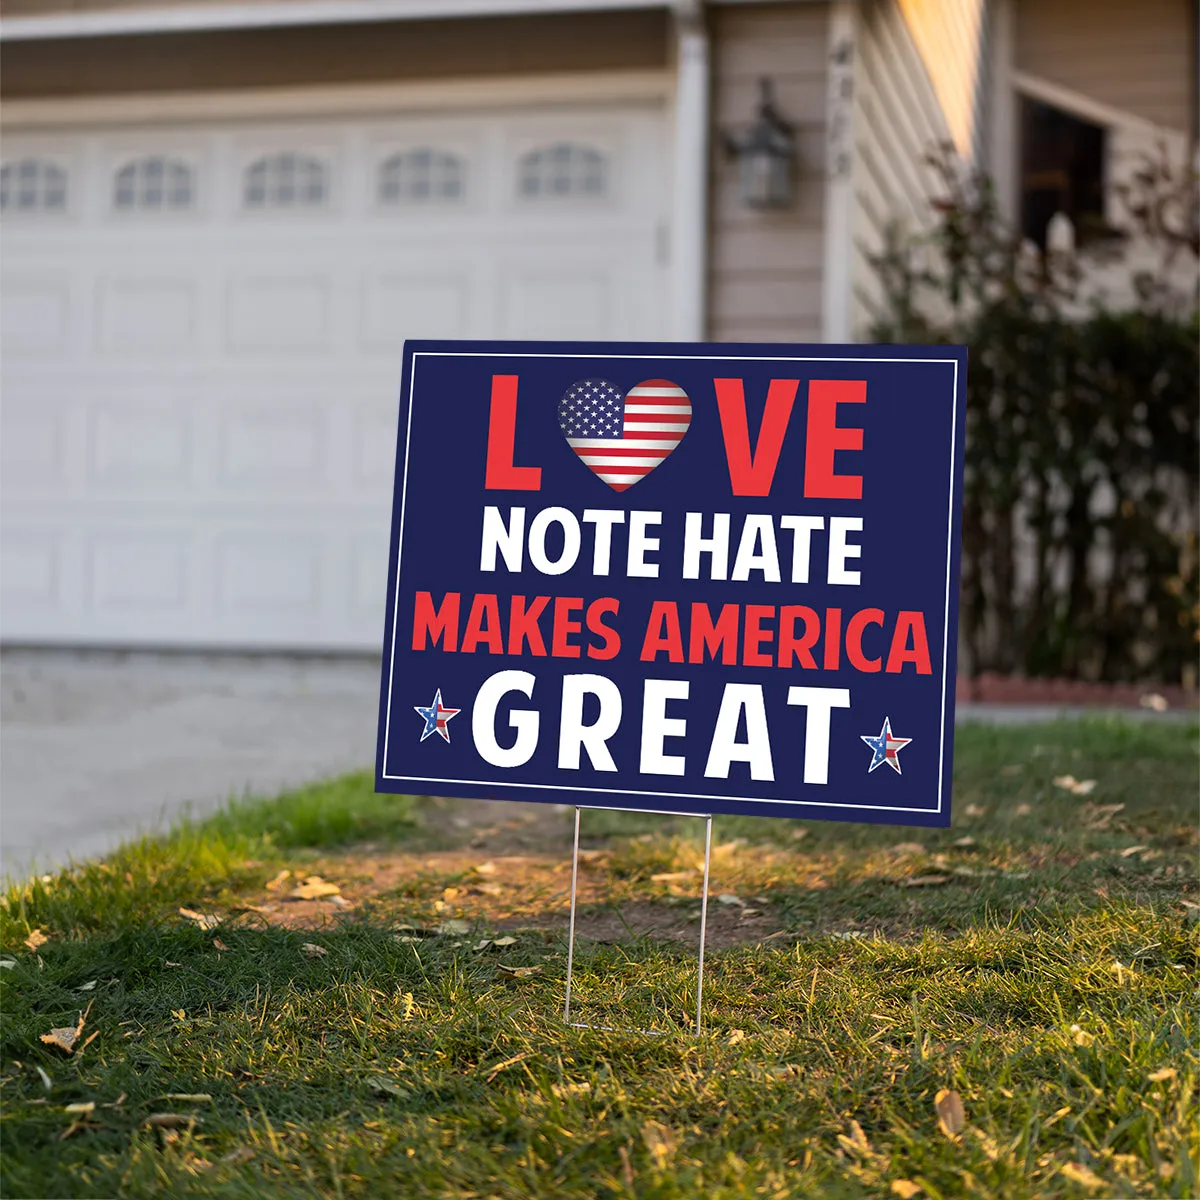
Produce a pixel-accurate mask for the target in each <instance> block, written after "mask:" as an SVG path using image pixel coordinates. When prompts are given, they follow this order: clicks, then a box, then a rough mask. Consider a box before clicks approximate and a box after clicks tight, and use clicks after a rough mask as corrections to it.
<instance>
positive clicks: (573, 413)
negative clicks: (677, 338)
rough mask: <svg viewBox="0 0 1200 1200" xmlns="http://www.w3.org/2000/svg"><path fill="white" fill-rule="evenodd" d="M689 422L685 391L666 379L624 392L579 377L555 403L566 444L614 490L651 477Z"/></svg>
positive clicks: (606, 383) (618, 490) (602, 381)
mask: <svg viewBox="0 0 1200 1200" xmlns="http://www.w3.org/2000/svg"><path fill="white" fill-rule="evenodd" d="M691 422H692V404H691V401H690V400H689V399H688V396H687V392H685V391H684V390H683V388H681V387H680V386H679V385H678V384H676V383H672V382H671V381H670V380H668V379H646V380H644V381H643V382H641V383H639V384H638V385H637V386H636V387H631V388H630V389H629V391H628V392H626V393H625V394H624V395H622V394H621V390H620V388H618V387H617V386H616V385H615V384H613V383H609V381H608V380H607V379H581V380H580V381H579V382H578V383H573V384H571V386H570V387H569V388H567V390H566V391H565V392H564V393H563V397H562V399H561V400H560V401H559V402H558V427H559V428H560V429H561V430H562V431H563V436H564V437H565V438H566V439H567V445H568V446H570V447H571V449H572V450H574V451H575V453H576V454H578V455H579V458H580V460H581V461H582V462H583V463H584V465H585V466H587V467H588V468H589V469H590V470H591V472H592V474H594V475H595V476H596V477H597V478H598V479H602V480H603V481H604V482H605V483H607V484H608V486H609V487H610V488H612V490H613V491H614V492H623V491H625V490H626V489H627V488H631V487H633V485H634V484H635V483H637V482H638V481H639V480H641V479H644V478H645V477H646V476H647V475H649V474H650V472H651V471H653V470H654V468H655V467H657V466H658V465H659V464H660V463H661V462H663V461H664V460H665V459H666V457H667V456H668V455H669V454H670V453H671V451H672V450H674V449H675V447H676V446H678V445H679V443H680V442H681V441H682V440H683V435H684V434H685V433H687V431H688V426H689V425H690V424H691Z"/></svg>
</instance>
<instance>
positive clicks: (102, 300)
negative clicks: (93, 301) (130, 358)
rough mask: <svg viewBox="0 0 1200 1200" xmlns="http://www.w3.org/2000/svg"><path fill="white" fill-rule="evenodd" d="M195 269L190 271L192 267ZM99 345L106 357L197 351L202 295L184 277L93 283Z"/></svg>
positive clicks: (117, 279) (196, 286)
mask: <svg viewBox="0 0 1200 1200" xmlns="http://www.w3.org/2000/svg"><path fill="white" fill-rule="evenodd" d="M193 270H194V267H193ZM96 290H97V305H96V309H97V339H96V340H97V344H98V347H99V349H100V350H101V352H103V353H104V354H108V355H118V356H126V355H136V356H138V357H142V356H147V355H148V356H154V357H157V356H160V355H176V354H179V353H180V352H186V351H188V350H193V349H195V348H196V347H197V341H198V336H199V315H200V296H199V286H198V284H197V282H196V280H195V279H194V278H192V277H189V276H188V275H185V274H183V273H182V272H181V273H180V274H178V275H175V276H166V277H161V278H157V279H138V278H134V279H128V278H125V279H122V278H108V279H104V278H102V279H100V280H98V282H97V289H96Z"/></svg>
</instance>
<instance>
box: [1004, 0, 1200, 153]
mask: <svg viewBox="0 0 1200 1200" xmlns="http://www.w3.org/2000/svg"><path fill="white" fill-rule="evenodd" d="M1195 11H1196V4H1195V0H1018V3H1017V7H1016V45H1015V57H1016V67H1017V69H1018V70H1020V71H1024V72H1027V73H1029V74H1030V75H1037V76H1040V77H1041V78H1043V79H1046V80H1049V81H1051V82H1052V83H1057V84H1059V85H1061V86H1062V87H1066V88H1070V89H1071V90H1072V91H1076V92H1079V93H1080V94H1081V95H1084V96H1087V97H1089V98H1090V99H1093V100H1097V101H1099V102H1101V103H1103V104H1107V105H1111V106H1112V107H1114V108H1118V109H1122V110H1124V111H1125V112H1128V113H1130V114H1131V115H1133V116H1135V117H1140V118H1141V119H1142V120H1144V121H1150V122H1151V123H1153V124H1155V125H1159V126H1162V127H1163V128H1166V129H1172V130H1177V131H1179V132H1181V133H1183V132H1187V131H1189V130H1192V129H1194V127H1195V115H1194V107H1195V103H1196V96H1195V79H1196V69H1197V63H1196V16H1195Z"/></svg>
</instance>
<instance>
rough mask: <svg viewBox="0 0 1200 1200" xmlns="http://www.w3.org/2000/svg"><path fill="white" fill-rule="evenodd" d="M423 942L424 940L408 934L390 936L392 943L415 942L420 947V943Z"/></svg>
mask: <svg viewBox="0 0 1200 1200" xmlns="http://www.w3.org/2000/svg"><path fill="white" fill-rule="evenodd" d="M423 940H424V939H422V938H419V937H413V936H412V935H411V934H408V933H393V934H392V941H393V942H416V943H417V944H418V945H420V943H421V942H422V941H423Z"/></svg>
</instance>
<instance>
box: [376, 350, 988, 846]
mask: <svg viewBox="0 0 1200 1200" xmlns="http://www.w3.org/2000/svg"><path fill="white" fill-rule="evenodd" d="M965 382H966V351H965V350H964V349H962V348H960V347H951V346H934V347H911V346H906V347H863V346H779V345H765V346H739V345H721V346H716V345H713V346H709V345H654V344H621V345H614V344H603V343H584V344H576V343H515V342H495V343H484V342H409V343H408V344H407V345H406V347H405V351H404V379H403V386H402V393H401V401H400V426H399V437H398V443H397V453H396V488H395V503H394V511H393V516H392V543H391V565H390V569H389V573H388V600H387V623H386V632H385V638H384V662H383V682H382V688H381V698H380V715H379V747H378V758H377V764H376V787H377V789H378V790H379V791H382V792H409V793H422V794H433V795H447V796H479V797H494V798H500V799H508V800H544V801H554V802H558V803H569V804H583V805H591V806H602V807H611V808H637V809H654V810H658V811H663V812H683V813H749V814H756V815H760V816H773V817H804V818H810V819H811V818H820V819H827V820H841V821H845V820H855V821H872V822H888V823H900V824H910V825H948V824H949V823H950V776H951V750H952V747H953V733H954V680H955V669H954V665H955V642H956V638H957V625H958V613H957V599H958V569H959V562H958V555H959V507H960V495H961V489H962V469H963V465H962V464H963V413H964V395H965Z"/></svg>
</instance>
